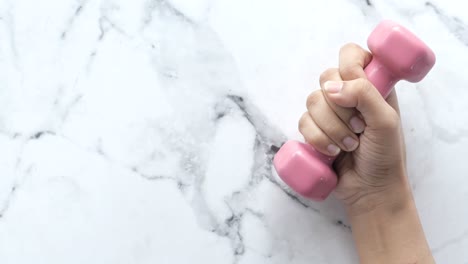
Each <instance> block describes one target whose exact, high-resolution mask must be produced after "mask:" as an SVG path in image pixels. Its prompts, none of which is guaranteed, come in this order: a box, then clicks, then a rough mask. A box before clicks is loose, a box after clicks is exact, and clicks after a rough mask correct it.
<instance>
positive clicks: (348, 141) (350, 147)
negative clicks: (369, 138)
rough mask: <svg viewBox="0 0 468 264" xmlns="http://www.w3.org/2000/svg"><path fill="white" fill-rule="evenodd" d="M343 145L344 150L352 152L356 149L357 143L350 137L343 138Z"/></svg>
mask: <svg viewBox="0 0 468 264" xmlns="http://www.w3.org/2000/svg"><path fill="white" fill-rule="evenodd" d="M343 144H344V145H345V147H346V149H348V150H349V151H353V150H355V149H356V148H357V146H358V144H359V143H358V142H357V141H356V140H355V139H354V138H352V137H345V139H343Z"/></svg>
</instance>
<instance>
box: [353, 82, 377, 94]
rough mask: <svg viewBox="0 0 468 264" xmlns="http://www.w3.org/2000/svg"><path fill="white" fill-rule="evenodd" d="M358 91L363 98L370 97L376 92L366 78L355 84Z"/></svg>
mask: <svg viewBox="0 0 468 264" xmlns="http://www.w3.org/2000/svg"><path fill="white" fill-rule="evenodd" d="M355 86H356V89H357V90H358V92H359V93H360V94H361V96H366V95H369V94H370V93H372V92H373V91H374V89H375V88H374V87H372V85H371V83H370V82H369V81H368V80H367V79H364V78H358V79H356V82H355Z"/></svg>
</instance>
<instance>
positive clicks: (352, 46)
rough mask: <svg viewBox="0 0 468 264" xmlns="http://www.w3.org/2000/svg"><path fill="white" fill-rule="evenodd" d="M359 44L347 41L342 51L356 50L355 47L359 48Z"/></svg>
mask: <svg viewBox="0 0 468 264" xmlns="http://www.w3.org/2000/svg"><path fill="white" fill-rule="evenodd" d="M359 48H360V47H359V45H358V44H356V43H353V42H348V43H346V44H345V45H343V46H342V47H341V49H340V53H341V52H345V51H348V50H354V49H359Z"/></svg>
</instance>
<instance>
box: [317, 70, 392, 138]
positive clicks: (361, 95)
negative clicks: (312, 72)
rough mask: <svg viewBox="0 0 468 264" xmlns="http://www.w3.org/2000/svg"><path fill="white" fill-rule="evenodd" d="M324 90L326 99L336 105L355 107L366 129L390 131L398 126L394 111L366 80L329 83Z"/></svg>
mask: <svg viewBox="0 0 468 264" xmlns="http://www.w3.org/2000/svg"><path fill="white" fill-rule="evenodd" d="M330 83H331V82H330ZM330 87H331V88H330ZM325 90H326V92H327V96H328V98H329V99H330V100H331V101H332V102H334V103H336V104H337V105H339V106H342V107H355V108H356V109H357V110H358V111H359V112H360V113H361V115H362V117H363V118H364V121H365V122H366V127H372V128H375V129H391V128H395V127H397V126H398V125H399V116H398V113H397V112H396V110H395V109H393V108H392V107H391V106H390V105H389V104H388V103H387V102H386V101H385V100H384V99H383V97H382V96H381V95H380V93H379V92H378V91H377V89H376V88H375V87H374V86H373V85H372V84H371V83H370V82H369V81H368V80H367V79H363V78H360V79H357V80H353V81H346V82H338V83H331V85H329V86H327V85H326V89H325Z"/></svg>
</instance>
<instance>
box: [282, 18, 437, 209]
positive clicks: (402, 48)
mask: <svg viewBox="0 0 468 264" xmlns="http://www.w3.org/2000/svg"><path fill="white" fill-rule="evenodd" d="M368 46H369V49H370V50H371V52H372V53H373V59H372V61H371V62H370V63H369V64H368V65H367V67H366V68H365V74H366V77H367V79H368V80H369V81H370V82H371V83H372V84H373V85H374V86H375V87H376V88H377V90H378V92H379V93H380V94H381V95H382V96H383V97H384V98H386V97H387V96H388V95H389V94H390V92H391V91H392V89H393V86H394V85H395V84H396V83H397V82H398V81H399V80H407V81H410V82H418V81H420V80H422V79H423V78H424V76H425V75H426V74H427V73H428V72H429V71H430V69H431V68H432V67H433V65H434V63H435V56H434V53H433V52H432V51H431V50H430V49H429V48H428V47H427V46H426V45H425V44H424V43H423V42H422V41H421V40H419V39H418V38H417V37H416V36H414V35H413V34H412V33H411V32H409V31H408V30H407V29H405V28H403V27H402V26H400V25H398V24H396V23H394V22H392V21H383V22H382V23H380V24H379V25H378V26H377V28H376V29H375V30H374V31H373V32H372V34H371V35H370V37H369V39H368ZM344 92H346V89H344ZM338 97H339V96H338ZM338 97H337V98H338ZM337 100H340V98H338V99H337ZM341 101H343V99H341ZM347 104H350V103H349V102H348V103H347ZM354 106H356V107H357V106H358V105H353V107H354ZM348 107H349V106H348ZM358 110H359V109H358ZM335 158H336V157H333V156H327V155H324V154H322V153H320V152H318V151H316V150H315V149H314V148H313V147H312V146H311V145H309V144H304V143H300V142H296V141H288V142H286V144H285V145H283V147H281V149H280V151H279V152H278V153H277V154H276V156H275V158H274V166H275V168H276V170H277V172H278V175H279V176H280V177H281V179H282V180H283V181H284V182H285V183H286V184H288V185H289V186H290V187H291V188H292V189H293V190H294V191H296V192H297V193H299V194H300V195H301V196H304V197H306V198H309V199H314V200H323V199H325V198H326V197H327V196H328V195H329V194H330V193H331V192H332V191H333V189H334V188H335V187H336V185H337V182H338V180H337V176H336V174H335V172H334V170H333V169H332V167H331V166H332V164H333V162H334V161H335Z"/></svg>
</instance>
